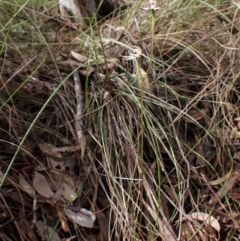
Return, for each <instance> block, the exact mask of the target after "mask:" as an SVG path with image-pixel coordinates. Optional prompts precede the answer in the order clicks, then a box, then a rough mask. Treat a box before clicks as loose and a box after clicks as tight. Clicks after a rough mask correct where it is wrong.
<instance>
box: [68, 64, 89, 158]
mask: <svg viewBox="0 0 240 241" xmlns="http://www.w3.org/2000/svg"><path fill="white" fill-rule="evenodd" d="M71 67H72V69H73V71H74V72H73V79H74V85H75V94H76V102H77V106H76V115H75V128H76V132H77V137H78V142H79V144H80V146H81V159H83V157H84V154H85V149H86V137H85V134H84V131H83V112H84V111H83V110H84V103H83V102H84V100H83V91H82V86H81V80H80V76H79V73H78V69H77V68H75V67H74V66H73V65H71Z"/></svg>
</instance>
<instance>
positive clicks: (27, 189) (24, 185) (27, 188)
mask: <svg viewBox="0 0 240 241" xmlns="http://www.w3.org/2000/svg"><path fill="white" fill-rule="evenodd" d="M18 180H19V184H20V186H21V187H22V190H23V191H24V192H26V193H27V194H28V195H29V196H30V197H33V194H34V189H33V188H32V186H31V185H30V184H29V183H28V182H27V181H26V180H25V178H24V177H23V176H22V175H20V174H19V175H18Z"/></svg>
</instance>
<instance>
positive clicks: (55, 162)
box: [38, 143, 65, 170]
mask: <svg viewBox="0 0 240 241" xmlns="http://www.w3.org/2000/svg"><path fill="white" fill-rule="evenodd" d="M38 146H39V148H40V150H41V151H42V153H43V154H45V155H46V156H47V160H48V161H49V163H50V165H51V167H52V168H54V169H59V168H58V167H60V169H61V170H65V165H64V161H63V158H62V155H61V153H59V152H56V151H55V150H56V147H55V146H54V145H51V144H48V143H39V144H38Z"/></svg>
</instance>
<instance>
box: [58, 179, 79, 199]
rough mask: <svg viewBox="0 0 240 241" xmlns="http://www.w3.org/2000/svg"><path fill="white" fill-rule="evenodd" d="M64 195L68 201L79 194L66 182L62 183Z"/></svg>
mask: <svg viewBox="0 0 240 241" xmlns="http://www.w3.org/2000/svg"><path fill="white" fill-rule="evenodd" d="M61 190H62V195H63V197H64V198H65V199H66V200H67V201H73V200H74V199H75V198H76V197H77V195H76V193H75V191H74V190H73V189H72V188H71V187H70V186H69V185H68V184H67V183H65V182H63V183H62V185H61Z"/></svg>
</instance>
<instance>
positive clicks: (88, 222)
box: [65, 208, 96, 228]
mask: <svg viewBox="0 0 240 241" xmlns="http://www.w3.org/2000/svg"><path fill="white" fill-rule="evenodd" d="M65 215H66V216H67V217H68V218H69V219H70V220H71V221H72V222H74V223H76V224H78V225H80V226H82V227H85V228H92V227H93V225H94V221H95V219H96V215H95V214H94V213H92V212H91V211H88V210H86V209H84V208H81V209H80V211H79V212H73V211H72V210H70V209H66V210H65Z"/></svg>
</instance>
